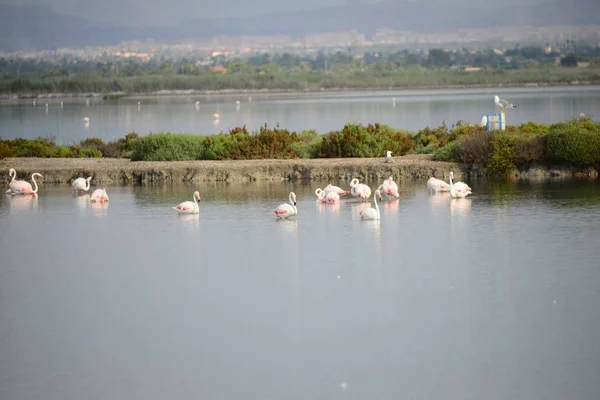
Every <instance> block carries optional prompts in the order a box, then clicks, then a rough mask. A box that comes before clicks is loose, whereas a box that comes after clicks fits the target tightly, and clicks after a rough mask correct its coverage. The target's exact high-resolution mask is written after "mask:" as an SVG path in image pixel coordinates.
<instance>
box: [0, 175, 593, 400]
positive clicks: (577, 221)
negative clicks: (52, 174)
mask: <svg viewBox="0 0 600 400" xmlns="http://www.w3.org/2000/svg"><path fill="white" fill-rule="evenodd" d="M469 183H470V184H471V186H472V187H473V189H474V194H473V195H472V196H470V198H468V199H466V200H452V199H450V198H449V197H448V196H447V195H446V196H445V195H429V194H428V193H427V192H426V191H425V190H424V187H425V184H424V182H423V183H421V184H418V185H414V184H406V185H401V187H400V189H401V198H400V199H399V200H396V201H391V202H385V203H383V204H382V205H381V213H382V217H381V218H382V219H381V222H380V223H376V222H373V221H361V220H359V219H358V212H359V210H360V209H361V207H364V206H365V205H364V204H360V203H358V202H356V201H355V200H345V201H343V202H342V203H341V204H340V205H339V206H326V205H319V204H316V203H315V200H314V199H315V197H314V195H313V192H314V189H315V188H316V185H315V184H310V185H305V186H301V185H293V184H283V183H272V184H268V183H249V184H231V185H229V184H205V185H198V186H183V185H182V186H160V187H150V186H136V187H130V186H127V187H121V186H109V187H108V188H107V190H108V193H109V195H110V205H109V206H108V208H106V209H95V208H90V206H89V204H88V203H87V199H86V198H85V197H79V198H74V197H72V196H71V195H70V193H69V188H68V186H66V185H59V186H51V185H47V186H44V187H43V188H42V190H41V193H40V196H39V198H38V199H37V201H33V200H31V198H29V199H28V198H22V197H15V198H9V197H5V196H1V198H0V228H1V229H0V251H1V260H2V261H1V262H0V265H1V266H0V360H1V362H0V398H1V399H3V400H12V399H18V400H28V399H42V398H43V399H51V400H54V399H56V400H59V399H60V400H68V399H192V398H206V399H241V398H244V399H347V398H352V399H567V398H568V399H590V400H592V399H598V398H600V381H599V380H598V377H599V376H600V334H599V332H600V307H599V306H598V305H599V304H600V262H599V260H600V251H599V250H598V237H599V235H600V217H599V215H600V184H599V183H597V182H587V181H586V182H579V183H578V182H570V183H560V182H554V183H551V184H550V183H519V184H505V185H499V184H491V183H483V182H469ZM341 185H342V186H347V183H344V182H342V183H341ZM196 189H197V190H199V191H200V192H201V195H202V200H201V204H200V210H201V215H200V217H199V218H197V219H196V218H193V217H192V218H182V217H180V216H179V215H177V214H176V213H175V211H174V210H172V209H171V208H170V207H171V206H173V205H176V204H178V203H179V202H180V201H183V200H187V199H191V194H192V192H193V191H194V190H196ZM290 190H294V191H295V192H296V193H297V195H298V208H299V213H300V214H299V215H298V216H297V219H296V220H295V221H277V220H275V219H274V218H273V217H272V215H271V214H270V213H271V210H272V209H273V208H274V207H276V206H277V205H279V204H280V203H282V202H285V201H287V195H288V193H289V191H290Z"/></svg>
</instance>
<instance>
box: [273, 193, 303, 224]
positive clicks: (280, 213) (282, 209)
mask: <svg viewBox="0 0 600 400" xmlns="http://www.w3.org/2000/svg"><path fill="white" fill-rule="evenodd" d="M289 200H290V204H291V205H290V204H287V203H283V204H280V205H279V206H277V208H276V209H274V210H273V214H275V215H276V216H277V218H281V219H284V218H289V217H292V216H294V215H298V209H297V208H296V193H294V192H290V195H289Z"/></svg>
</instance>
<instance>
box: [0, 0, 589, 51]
mask: <svg viewBox="0 0 600 400" xmlns="http://www.w3.org/2000/svg"><path fill="white" fill-rule="evenodd" d="M440 1H442V0H421V1H409V0H406V1H397V0H388V1H383V2H379V3H358V4H352V3H351V4H346V5H343V6H337V7H329V8H322V9H318V10H311V11H301V12H293V13H278V14H269V15H264V16H260V17H250V18H218V19H196V20H190V21H187V22H184V23H182V24H179V25H176V26H173V27H168V28H165V27H127V26H122V25H109V24H103V23H94V22H90V21H88V20H85V19H83V18H77V17H70V16H65V15H61V14H58V13H55V12H53V11H52V10H50V9H49V8H46V7H41V6H0V50H3V51H15V50H20V49H25V50H33V49H51V48H56V47H83V46H93V45H110V44H116V43H118V42H120V41H124V40H145V39H148V38H152V39H154V40H156V41H174V40H181V39H187V38H207V37H214V36H217V35H290V36H300V35H306V34H315V33H327V32H342V31H350V30H353V29H354V30H357V31H360V32H363V33H365V34H366V35H367V36H369V35H371V34H373V33H374V32H375V31H376V30H377V29H379V28H391V29H397V30H410V31H422V32H434V31H448V30H453V29H465V28H486V27H489V28H497V27H505V26H552V25H600V13H598V12H597V9H598V6H597V5H596V0H573V1H571V2H566V1H563V0H549V1H546V2H544V3H541V4H538V5H530V6H520V5H514V3H513V5H508V6H506V5H504V4H503V3H501V2H499V3H495V4H493V5H492V6H489V5H487V4H486V7H485V8H484V7H483V6H482V7H481V8H478V7H477V6H461V5H451V4H448V2H440Z"/></svg>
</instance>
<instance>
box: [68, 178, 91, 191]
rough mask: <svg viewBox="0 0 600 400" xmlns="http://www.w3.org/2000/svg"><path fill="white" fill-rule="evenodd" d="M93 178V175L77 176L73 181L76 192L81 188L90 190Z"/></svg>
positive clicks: (72, 187) (73, 188)
mask: <svg viewBox="0 0 600 400" xmlns="http://www.w3.org/2000/svg"><path fill="white" fill-rule="evenodd" d="M91 180H92V177H91V176H88V177H87V178H85V179H84V178H77V179H75V180H74V181H73V183H71V189H72V190H74V191H75V192H78V191H80V190H83V191H84V192H87V191H88V190H90V181H91Z"/></svg>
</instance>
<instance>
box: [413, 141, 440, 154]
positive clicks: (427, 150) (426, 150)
mask: <svg viewBox="0 0 600 400" xmlns="http://www.w3.org/2000/svg"><path fill="white" fill-rule="evenodd" d="M437 148H438V146H437V144H436V143H429V144H428V145H427V146H425V147H417V149H416V150H415V151H416V153H417V154H433V153H435V151H436V150H437Z"/></svg>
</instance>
